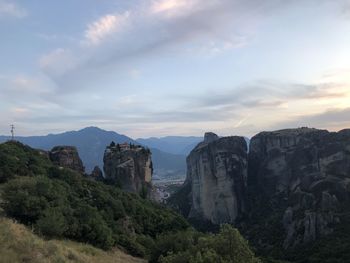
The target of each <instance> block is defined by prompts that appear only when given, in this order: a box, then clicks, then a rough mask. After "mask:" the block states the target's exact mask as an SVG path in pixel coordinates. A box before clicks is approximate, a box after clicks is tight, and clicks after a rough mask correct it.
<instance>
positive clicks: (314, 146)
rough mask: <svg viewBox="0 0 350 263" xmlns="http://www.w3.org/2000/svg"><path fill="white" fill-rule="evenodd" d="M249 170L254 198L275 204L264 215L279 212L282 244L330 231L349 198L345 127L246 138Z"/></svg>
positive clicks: (349, 150)
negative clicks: (280, 213)
mask: <svg viewBox="0 0 350 263" xmlns="http://www.w3.org/2000/svg"><path fill="white" fill-rule="evenodd" d="M248 169H249V175H248V178H249V179H248V180H249V187H250V188H252V189H254V192H255V194H256V195H257V197H258V198H255V199H256V200H257V199H260V200H267V202H269V203H274V204H277V205H275V207H274V208H273V207H272V210H271V211H270V213H267V215H268V214H270V215H268V216H271V215H272V214H273V213H277V210H281V211H282V212H283V218H282V219H281V220H282V223H283V227H284V230H285V237H284V241H283V246H284V248H288V247H294V246H296V245H298V244H302V243H308V242H310V241H313V240H315V239H317V238H318V237H320V236H323V235H327V234H330V233H332V231H333V228H334V225H335V224H337V223H338V222H339V221H340V220H341V218H340V217H339V212H340V208H341V206H342V204H344V203H346V202H348V201H349V199H350V130H343V131H340V132H338V133H330V132H328V131H326V130H316V129H309V128H300V129H289V130H281V131H275V132H262V133H260V134H258V135H256V136H254V137H253V138H252V140H251V144H250V152H249V168H248ZM254 206H256V204H255V205H254V204H253V205H252V207H251V210H253V209H254ZM348 212H350V211H348Z"/></svg>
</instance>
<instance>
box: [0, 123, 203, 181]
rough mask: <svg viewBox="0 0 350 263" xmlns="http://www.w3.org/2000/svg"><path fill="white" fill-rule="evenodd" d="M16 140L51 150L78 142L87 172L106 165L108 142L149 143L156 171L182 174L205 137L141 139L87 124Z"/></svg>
mask: <svg viewBox="0 0 350 263" xmlns="http://www.w3.org/2000/svg"><path fill="white" fill-rule="evenodd" d="M9 138H10V137H9V136H0V142H4V141H6V140H8V139H9ZM16 140H18V141H20V142H23V143H25V144H28V145H29V146H31V147H34V148H39V149H44V150H50V149H52V147H54V146H56V145H71V146H76V147H77V149H78V151H79V155H80V157H81V159H82V160H83V162H84V165H85V168H86V171H87V172H90V171H91V170H92V169H93V168H94V166H96V165H98V166H100V168H101V169H102V168H103V160H102V158H103V153H104V150H105V148H106V146H107V145H109V144H110V143H111V141H114V142H116V143H123V142H127V143H133V144H142V145H144V146H147V147H149V148H150V149H151V151H152V160H153V165H154V169H155V175H156V176H157V175H158V174H161V175H165V176H166V175H167V174H179V175H183V176H185V170H186V155H187V154H188V153H189V152H190V150H191V149H192V148H193V147H194V146H195V145H196V144H197V143H198V142H199V141H201V140H202V138H201V137H193V136H191V137H181V136H176V137H172V136H169V137H163V138H149V139H142V138H140V139H137V140H133V139H132V138H130V137H128V136H125V135H122V134H118V133H116V132H114V131H106V130H103V129H100V128H97V127H87V128H84V129H81V130H78V131H68V132H64V133H59V134H49V135H46V136H29V137H21V136H18V137H17V136H16Z"/></svg>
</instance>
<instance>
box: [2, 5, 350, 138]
mask: <svg viewBox="0 0 350 263" xmlns="http://www.w3.org/2000/svg"><path fill="white" fill-rule="evenodd" d="M0 35H1V39H0V40H1V41H0V134H4V135H7V134H9V133H10V124H14V125H15V126H16V134H18V135H44V134H48V133H59V132H63V131H67V130H78V129H81V128H84V127H87V126H98V127H100V128H103V129H107V130H113V131H116V132H118V133H122V134H126V135H128V136H130V137H133V138H138V137H151V136H167V135H203V133H204V132H205V131H213V132H216V133H218V134H220V135H244V136H248V137H250V136H252V135H254V134H256V133H258V132H260V131H264V130H276V129H282V128H296V127H303V126H308V127H315V128H322V129H328V130H331V131H338V130H341V129H344V128H350V0H293V1H284V0H128V1H125V0H60V1H44V0H41V1H33V0H21V1H19V0H18V1H15V0H0Z"/></svg>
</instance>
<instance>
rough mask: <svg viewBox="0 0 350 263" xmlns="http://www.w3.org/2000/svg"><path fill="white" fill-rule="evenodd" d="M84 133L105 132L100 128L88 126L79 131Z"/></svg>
mask: <svg viewBox="0 0 350 263" xmlns="http://www.w3.org/2000/svg"><path fill="white" fill-rule="evenodd" d="M84 131H94V132H96V131H105V130H102V129H101V128H99V127H95V126H89V127H86V128H83V129H81V130H79V132H84Z"/></svg>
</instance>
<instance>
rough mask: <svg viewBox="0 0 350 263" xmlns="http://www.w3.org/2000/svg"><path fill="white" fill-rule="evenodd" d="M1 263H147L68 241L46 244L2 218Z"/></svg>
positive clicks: (16, 224) (11, 221) (44, 241)
mask: <svg viewBox="0 0 350 263" xmlns="http://www.w3.org/2000/svg"><path fill="white" fill-rule="evenodd" d="M0 255H1V257H0V262H1V263H8V262H11V263H20V262H28V263H39V262H40V263H51V262H72V263H82V262H84V263H145V262H147V261H146V260H144V259H140V258H135V257H132V256H129V255H127V254H125V253H124V252H122V251H121V250H119V249H114V250H111V251H104V250H101V249H98V248H95V247H93V246H91V245H87V244H82V243H77V242H73V241H68V240H50V241H48V240H44V239H43V238H41V237H39V236H37V235H35V234H34V233H33V232H32V231H30V230H29V229H28V228H27V227H25V226H24V225H21V224H18V223H15V222H14V221H13V220H10V219H7V218H2V217H1V218H0Z"/></svg>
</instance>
